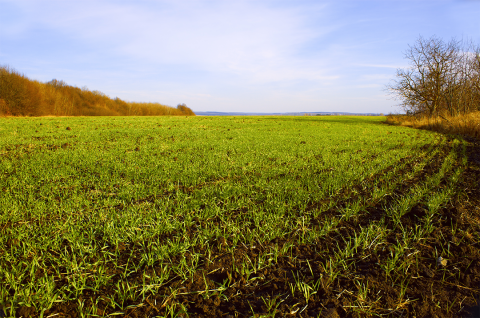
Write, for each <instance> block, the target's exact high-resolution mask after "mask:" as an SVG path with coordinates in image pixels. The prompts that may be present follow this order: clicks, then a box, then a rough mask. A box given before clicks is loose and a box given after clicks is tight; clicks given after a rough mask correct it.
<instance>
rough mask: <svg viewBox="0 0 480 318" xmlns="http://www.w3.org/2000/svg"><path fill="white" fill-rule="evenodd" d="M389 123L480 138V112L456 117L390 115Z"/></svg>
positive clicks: (388, 117)
mask: <svg viewBox="0 0 480 318" xmlns="http://www.w3.org/2000/svg"><path fill="white" fill-rule="evenodd" d="M387 123H388V124H393V125H401V126H407V127H413V128H420V129H428V130H433V131H438V132H442V133H448V134H456V135H462V136H468V137H471V138H475V139H478V140H480V112H473V113H469V114H467V115H459V116H456V117H444V116H441V117H437V118H427V117H425V118H420V119H419V118H416V117H414V116H407V115H388V116H387Z"/></svg>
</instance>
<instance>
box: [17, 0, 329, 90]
mask: <svg viewBox="0 0 480 318" xmlns="http://www.w3.org/2000/svg"><path fill="white" fill-rule="evenodd" d="M17 4H22V9H23V10H25V11H26V12H27V14H26V15H25V16H24V17H25V18H24V20H23V22H22V23H24V24H28V25H30V27H31V28H35V27H38V26H39V25H40V26H43V27H47V28H50V29H52V30H57V31H58V32H62V33H64V34H65V35H66V36H69V37H71V38H74V39H76V40H77V41H81V42H83V43H84V45H86V46H88V47H95V46H97V47H98V49H100V50H102V51H104V52H105V54H114V55H123V56H124V57H128V58H131V59H132V60H134V61H136V63H138V61H142V64H143V65H144V66H145V65H146V67H147V68H148V65H151V66H161V65H169V66H170V67H171V66H175V65H177V66H182V67H187V68H189V69H193V70H202V71H207V72H210V73H212V72H218V73H229V74H233V75H235V76H238V77H240V78H241V79H242V80H246V81H248V82H250V83H268V82H270V81H274V82H276V81H277V82H278V81H284V80H290V81H291V80H299V79H301V80H311V81H332V80H334V79H336V78H337V77H338V76H337V75H336V74H332V73H331V72H329V69H330V68H331V67H330V63H329V62H328V57H327V58H320V57H319V56H314V57H311V58H305V57H300V56H299V54H300V53H301V52H302V48H303V46H304V45H306V44H308V43H310V42H312V41H318V39H319V38H321V37H322V36H325V35H328V34H329V33H331V32H333V31H334V30H335V28H334V27H331V26H329V25H328V23H325V27H323V28H316V29H313V28H311V27H309V26H308V23H309V22H311V18H312V17H311V11H312V7H309V8H308V9H309V11H310V12H309V11H307V10H306V9H305V8H302V7H301V6H300V7H292V6H290V7H282V6H278V5H275V3H274V2H269V1H267V2H260V1H212V2H206V1H157V2H144V1H139V2H131V3H123V2H117V1H98V0H96V1H92V0H84V1H81V2H76V1H75V2H74V1H71V2H70V1H68V2H65V1H42V2H36V1H18V2H17ZM324 8H325V6H324V5H317V6H314V7H313V9H315V10H316V11H317V12H316V18H317V19H319V18H320V19H321V18H322V10H323V9H324ZM39 11H41V14H38V12H39ZM24 24H23V28H24ZM24 30H25V29H24Z"/></svg>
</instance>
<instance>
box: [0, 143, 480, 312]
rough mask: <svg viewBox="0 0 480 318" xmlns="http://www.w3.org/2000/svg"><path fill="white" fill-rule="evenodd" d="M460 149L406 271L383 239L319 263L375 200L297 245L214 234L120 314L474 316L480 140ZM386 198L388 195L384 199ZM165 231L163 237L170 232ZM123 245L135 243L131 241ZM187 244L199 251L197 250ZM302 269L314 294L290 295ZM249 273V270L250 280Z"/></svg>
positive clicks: (411, 217) (478, 283)
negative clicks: (447, 194) (391, 271)
mask: <svg viewBox="0 0 480 318" xmlns="http://www.w3.org/2000/svg"><path fill="white" fill-rule="evenodd" d="M467 153H468V168H467V169H466V171H465V172H464V174H463V178H462V180H461V181H460V185H459V187H460V191H459V193H458V195H457V196H456V197H455V200H452V201H451V202H449V203H448V204H447V205H446V206H445V207H443V209H442V211H441V212H440V213H438V217H437V218H436V219H435V226H436V228H435V230H434V232H433V233H432V234H431V235H430V236H429V237H428V238H427V239H426V240H424V241H422V242H419V243H418V244H416V245H415V246H414V249H413V250H412V252H413V251H415V253H417V255H418V256H419V257H418V258H417V263H415V264H413V263H412V266H410V267H409V268H407V270H406V272H405V273H404V274H403V276H402V275H400V276H397V280H393V279H392V278H391V277H386V276H385V271H384V270H383V269H382V267H381V266H380V264H382V261H383V260H384V259H385V258H386V257H388V256H389V255H390V254H391V250H389V247H388V246H385V248H384V249H379V250H376V251H375V252H373V253H371V254H370V255H367V256H366V257H365V256H361V255H354V257H353V258H352V259H348V260H346V262H348V263H349V264H354V267H353V268H355V270H354V271H351V270H349V271H344V272H341V273H340V274H339V275H338V276H336V277H332V276H330V275H329V273H327V272H325V269H324V267H323V266H321V264H322V263H325V260H326V259H328V257H330V255H331V254H329V253H330V251H332V250H333V248H338V246H340V247H342V244H344V243H343V242H344V240H342V238H344V237H350V236H352V234H353V232H354V230H355V229H358V227H359V226H362V227H365V226H368V224H370V223H371V222H373V221H375V220H379V219H380V218H381V217H382V215H384V211H383V207H382V205H377V206H371V207H369V208H368V212H369V213H368V214H364V215H361V216H359V217H358V218H356V219H351V220H349V221H345V220H344V221H341V223H340V224H339V226H338V228H339V230H338V231H336V232H334V233H330V234H329V235H327V237H326V238H324V239H322V240H320V241H318V242H316V244H312V245H299V244H298V243H297V241H298V240H297V239H298V235H299V233H292V234H291V236H290V237H285V238H282V239H281V240H278V239H277V240H275V241H272V242H270V246H268V245H265V244H264V245H257V246H244V247H242V248H237V249H236V250H235V252H234V253H233V254H232V253H230V252H227V251H226V247H227V246H228V245H229V239H228V238H220V239H219V240H218V242H216V245H215V248H214V252H215V254H214V255H212V256H211V257H209V259H208V260H207V259H203V260H201V263H200V266H199V267H198V269H197V272H196V273H195V274H194V276H193V279H190V280H187V281H182V280H180V279H179V278H175V279H172V280H171V281H170V282H169V283H168V284H166V285H165V286H164V287H163V289H162V292H161V293H159V295H158V297H151V296H150V297H148V298H146V299H145V300H144V301H143V302H141V303H136V304H134V303H132V304H128V305H131V306H130V307H129V309H127V310H124V311H123V314H120V315H119V316H124V317H156V316H167V314H169V310H170V313H172V312H174V311H171V310H172V308H177V309H176V310H175V314H172V316H177V317H187V316H189V317H252V316H254V317H329V318H336V317H342V318H343V317H370V316H377V315H385V316H389V317H432V318H433V317H438V318H441V317H442V318H450V317H452V318H453V317H480V311H479V309H478V306H476V305H477V301H476V300H478V296H479V295H480V242H478V240H477V239H476V238H477V237H478V232H479V230H480V227H479V224H480V184H479V182H480V144H478V143H476V142H475V141H473V140H472V141H471V142H470V144H469V146H468V149H467ZM438 164H440V161H439V163H438ZM437 168H438V166H435V163H434V164H433V166H430V167H427V168H426V169H425V174H426V175H428V173H429V171H433V170H434V169H437ZM409 186H410V185H409V184H405V185H404V186H403V190H404V191H406V189H408V188H409ZM400 191H401V190H400ZM360 195H361V194H360ZM386 200H387V201H388V198H387V199H386ZM383 206H384V205H383ZM424 210H425V207H423V206H421V205H418V206H416V207H414V208H413V209H412V211H411V212H410V213H408V214H407V215H405V216H404V217H403V219H402V222H403V223H404V224H405V225H407V226H414V224H415V222H416V221H417V219H418V218H419V217H421V216H422V215H423V214H424V213H425V212H424ZM240 212H241V211H239V213H240ZM335 213H336V211H335V210H331V211H327V212H326V213H324V214H322V216H321V219H319V220H318V224H321V223H322V218H329V217H332V216H334V215H335ZM199 222H200V221H199ZM388 226H391V225H388ZM452 226H456V228H457V231H456V234H452ZM194 233H195V229H194V228H192V229H191V234H192V235H194ZM165 239H168V236H167V237H165ZM401 239H402V234H401V232H394V233H393V234H391V235H390V236H389V238H388V240H389V241H391V242H392V243H393V242H397V241H398V240H401ZM290 243H291V244H293V249H292V252H293V253H292V255H291V256H287V255H284V256H282V257H279V258H278V260H277V262H276V263H275V264H274V265H272V266H269V267H267V268H265V269H263V270H261V271H258V272H256V273H254V274H252V276H250V277H249V279H248V280H247V279H246V277H245V276H242V275H240V274H238V271H235V268H236V267H238V266H239V264H241V262H242V261H243V260H244V259H246V258H248V259H251V260H254V259H255V258H256V257H257V256H258V255H259V254H261V253H262V252H265V251H268V250H269V249H270V248H271V247H272V246H284V245H286V244H290ZM447 245H448V248H449V251H450V253H451V257H449V258H448V263H446V264H441V263H438V262H437V261H436V260H435V259H434V258H432V257H431V255H432V252H433V251H435V250H439V251H440V250H442V247H443V248H445V247H446V246H447ZM122 248H125V249H132V248H135V243H132V244H131V246H125V247H122ZM191 252H192V253H193V252H195V253H201V252H202V250H201V249H199V250H196V251H191ZM183 257H185V258H187V259H188V258H189V257H190V256H189V254H188V253H187V254H185V255H184V256H183ZM125 261H127V260H125ZM173 261H175V260H173ZM153 270H155V269H152V271H153ZM300 276H301V277H302V279H303V281H306V282H318V283H319V284H320V287H319V289H318V292H317V293H315V294H313V295H311V297H305V293H308V289H305V291H304V292H303V293H302V291H299V290H297V291H296V294H295V295H296V297H292V296H291V292H290V291H291V286H292V285H294V284H295V282H296V279H298V278H299V277H300ZM252 277H253V278H256V279H254V280H252ZM403 278H404V279H405V281H408V286H405V285H404V284H403V282H402V279H403ZM137 279H141V277H137ZM225 281H228V282H229V285H228V288H226V289H224V290H222V292H218V289H219V286H220V285H221V284H224V283H225ZM358 281H360V282H362V283H364V284H365V285H366V286H368V292H367V293H366V294H365V295H366V296H365V297H364V298H361V297H360V296H359V294H358V292H357V291H358V289H359V287H358V283H357V282H358ZM59 283H60V284H61V283H62V282H59ZM367 284H368V285H367ZM179 288H180V291H179V292H177V293H173V294H172V292H171V291H172V290H178V289H179ZM405 290H406V291H405ZM112 293H113V292H112V291H110V290H107V289H106V290H101V291H99V293H96V294H93V293H92V294H88V293H87V294H85V295H83V297H82V298H83V299H80V301H82V300H85V305H86V306H88V303H89V302H91V301H92V299H95V301H96V302H97V304H98V308H99V309H98V311H97V312H96V313H95V314H96V315H98V316H100V317H101V316H106V315H109V314H112V313H114V312H115V311H114V310H112V309H111V307H109V306H108V304H107V303H106V302H105V301H104V298H102V295H109V294H112ZM78 306H79V302H78V301H72V302H70V303H57V304H55V305H54V306H53V307H52V308H51V309H49V310H48V311H46V312H44V313H43V316H44V317H79V315H78V311H79V308H78ZM269 306H270V308H269ZM475 306H476V307H475ZM178 308H184V309H185V310H186V312H187V313H188V315H187V313H183V314H182V313H181V311H178ZM0 316H1V315H0ZM17 316H18V317H20V316H22V317H37V316H39V313H38V312H36V311H35V310H34V309H33V308H30V307H20V308H19V309H18V310H17ZM169 317H170V316H169Z"/></svg>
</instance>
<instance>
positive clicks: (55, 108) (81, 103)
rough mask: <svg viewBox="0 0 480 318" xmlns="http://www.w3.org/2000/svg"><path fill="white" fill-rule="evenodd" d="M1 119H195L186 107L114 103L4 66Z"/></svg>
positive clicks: (98, 94)
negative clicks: (143, 117) (80, 117)
mask: <svg viewBox="0 0 480 318" xmlns="http://www.w3.org/2000/svg"><path fill="white" fill-rule="evenodd" d="M0 115H3V116H5V115H6V116H48V115H52V116H164V115H170V116H195V114H194V112H193V111H192V110H191V109H190V108H188V107H187V105H185V104H179V105H178V106H177V107H176V108H175V107H170V106H165V105H162V104H158V103H132V102H125V101H123V100H121V99H119V98H114V99H111V98H110V97H108V96H106V95H105V94H103V93H101V92H99V91H90V90H88V89H87V88H86V87H85V88H82V89H81V88H78V87H74V86H69V85H67V84H66V83H65V82H64V81H58V80H56V79H54V80H51V81H50V82H47V83H41V82H38V81H34V80H30V79H28V78H27V77H26V76H25V75H22V74H19V73H18V72H17V71H15V70H13V69H11V68H9V67H8V66H0Z"/></svg>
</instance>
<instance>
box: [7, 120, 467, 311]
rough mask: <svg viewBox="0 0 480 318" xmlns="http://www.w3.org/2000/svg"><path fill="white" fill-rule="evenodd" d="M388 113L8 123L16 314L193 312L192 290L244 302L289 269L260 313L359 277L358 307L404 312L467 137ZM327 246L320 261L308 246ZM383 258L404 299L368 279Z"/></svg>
mask: <svg viewBox="0 0 480 318" xmlns="http://www.w3.org/2000/svg"><path fill="white" fill-rule="evenodd" d="M382 121H383V118H368V117H321V118H320V117H225V118H212V117H188V118H171V117H155V118H152V117H143V118H138V117H115V118H8V119H1V121H0V174H1V178H0V189H2V193H3V194H2V196H1V197H0V233H1V235H0V251H1V254H0V305H2V306H3V308H4V309H5V313H6V314H7V315H11V316H15V315H18V311H19V309H20V308H34V309H33V310H34V312H35V314H36V315H47V314H51V313H55V312H58V311H59V310H61V309H60V308H63V307H61V306H62V304H63V305H65V306H67V307H65V308H70V309H69V310H71V308H74V311H75V312H76V313H78V314H79V315H81V316H88V315H92V314H95V315H98V316H107V315H114V314H120V315H124V314H125V313H127V312H133V311H134V310H140V309H138V308H140V307H142V306H143V307H145V306H151V307H152V308H155V309H152V310H154V312H155V313H156V315H158V316H167V315H172V316H175V315H181V314H182V313H183V314H185V315H187V314H189V307H188V306H187V305H185V303H182V302H180V301H176V300H178V299H181V297H190V295H192V294H195V295H202V297H204V298H205V299H208V298H210V297H213V296H214V295H215V297H220V298H219V299H220V300H219V301H232V299H235V296H234V295H230V294H228V291H229V290H231V289H233V288H236V287H235V286H237V287H238V288H240V287H239V286H240V285H241V286H243V287H242V288H244V290H248V288H251V289H252V291H253V290H254V288H258V286H261V285H259V284H269V283H268V279H267V278H266V277H265V276H264V275H263V274H262V273H263V271H265V273H266V272H267V271H274V270H275V271H276V270H278V271H284V272H289V273H290V274H288V275H291V276H289V277H291V282H290V283H289V284H290V285H289V286H290V287H289V289H290V291H289V292H285V293H283V292H282V293H280V294H277V295H267V294H262V295H261V297H262V299H263V300H264V303H263V305H255V306H257V307H255V306H254V305H252V306H253V307H251V309H252V311H253V313H255V311H258V310H260V309H258V308H262V309H261V311H262V312H267V313H270V314H271V313H273V316H275V313H276V312H277V311H278V308H280V307H279V306H281V304H282V305H285V304H286V303H289V300H288V299H301V302H300V303H301V305H302V308H303V306H305V308H304V310H306V308H307V307H308V303H309V301H310V302H312V301H313V300H312V299H315V297H316V296H315V295H317V296H319V295H320V293H321V290H323V291H324V292H325V291H331V292H333V290H334V289H333V288H334V286H335V285H336V284H337V285H338V282H339V280H340V279H348V280H349V281H350V282H351V286H353V287H352V288H353V289H354V290H352V291H349V292H341V291H339V293H340V296H338V298H339V299H340V298H341V297H343V298H345V301H344V305H343V309H344V310H347V311H350V312H352V313H353V312H358V313H361V314H369V315H374V314H378V315H380V314H382V315H383V314H399V313H401V312H402V310H404V308H406V306H407V305H408V304H410V303H412V302H414V301H415V300H413V299H412V298H409V297H408V289H407V286H408V284H409V281H410V280H411V279H412V277H411V275H409V274H408V270H409V267H411V266H413V265H412V264H413V263H412V262H413V260H415V257H418V253H419V252H418V251H417V252H415V251H416V246H417V244H425V243H426V241H427V240H428V239H429V238H431V235H432V233H433V232H434V231H435V229H436V224H438V217H439V216H438V211H439V209H441V208H442V207H443V206H445V204H446V203H447V202H448V201H449V200H451V199H452V198H453V197H454V196H455V195H456V194H457V192H458V191H457V188H456V184H457V182H458V181H459V179H460V178H461V175H462V173H463V171H464V169H465V166H466V155H465V147H466V145H465V143H464V142H463V141H460V140H453V141H451V140H450V141H449V140H448V139H447V138H446V137H443V136H441V135H437V134H435V133H432V132H428V131H417V130H411V129H408V128H403V127H393V126H386V125H384V124H383V123H382ZM416 209H420V210H421V211H422V212H421V213H416V214H415V213H414V212H415V211H417V210H416ZM412 211H414V212H412ZM412 213H413V214H415V216H412V215H411V214H412ZM418 215H423V216H418ZM436 220H437V221H436ZM452 231H453V229H452ZM321 241H322V242H331V244H329V245H328V244H327V243H322V244H327V245H321V244H320V243H319V242H321ZM318 244H320V245H318ZM316 245H318V248H319V249H320V250H317V252H315V253H314V254H312V255H315V256H312V258H310V260H309V259H308V258H305V259H302V257H297V256H296V253H297V252H298V247H299V246H310V247H308V249H310V248H311V246H316ZM321 246H323V248H320V247H321ZM386 247H388V249H385V248H386ZM312 253H313V252H312ZM377 253H378V255H377ZM382 253H383V254H382ZM372 254H375V255H377V256H375V257H376V258H375V260H376V261H377V264H378V266H377V267H378V268H377V269H378V270H379V271H378V273H377V274H378V275H380V276H379V277H382V279H384V280H385V281H388V282H389V284H391V285H392V286H397V285H398V286H400V287H399V288H400V290H401V292H400V294H399V295H398V299H396V300H395V304H396V305H395V306H396V307H395V308H390V307H391V306H390V307H389V308H385V306H382V305H381V301H380V300H379V299H380V298H381V295H380V294H376V295H373V294H372V291H373V290H374V289H373V287H372V286H369V285H368V282H366V281H365V280H363V279H360V276H358V275H357V274H356V273H358V271H359V268H360V266H361V261H362V260H364V261H366V260H369V259H371V258H372V257H373V256H372ZM440 255H443V256H444V257H448V256H449V251H448V250H445V249H444V250H441V251H439V250H436V251H435V255H433V254H432V257H438V256H440ZM225 257H227V258H228V257H229V259H230V260H229V261H226V260H224V259H225ZM219 261H221V262H223V264H228V265H229V266H230V268H229V269H228V270H227V269H225V266H220V267H218V268H215V266H217V265H215V264H217V263H218V262H219ZM416 261H417V265H418V259H416ZM287 263H288V264H290V265H291V270H289V271H286V268H287V267H289V266H290V265H287ZM372 263H374V261H373V259H372ZM212 268H213V269H212ZM282 268H283V270H282ZM294 268H296V269H297V270H293V269H294ZM318 271H320V272H318ZM220 273H226V274H225V277H223V276H222V277H223V278H222V279H220V280H219V281H214V282H212V279H213V278H212V277H213V276H214V275H217V274H220ZM279 273H280V272H279ZM318 273H323V274H321V275H320V274H318ZM212 275H213V276H212ZM342 277H343V278H342ZM197 280H198V281H201V283H198V284H197V285H195V284H196V283H195V282H196V281H197ZM189 282H190V283H189ZM188 284H190V285H191V286H195V287H196V289H195V288H193V287H192V288H189V289H188V290H187V291H186V290H185V286H186V285H188ZM192 284H193V285H192ZM190 285H189V286H190ZM199 286H203V287H202V288H200V287H199ZM375 291H377V290H375ZM227 294H228V295H227ZM219 295H220V296H219ZM342 295H343V296H342ZM222 297H223V298H222ZM237 297H243V296H237ZM289 297H290V298H289ZM291 305H293V304H291ZM291 305H289V306H291ZM137 307H138V308H137ZM294 307H295V306H293V307H292V308H290V307H289V308H290V309H291V311H295V308H294ZM290 309H289V310H290ZM22 310H23V309H22ZM56 310H57V311H56ZM65 310H67V309H65ZM253 313H252V314H253ZM152 314H153V312H152V313H150V315H152ZM190 314H191V313H190ZM273 316H272V317H273Z"/></svg>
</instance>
